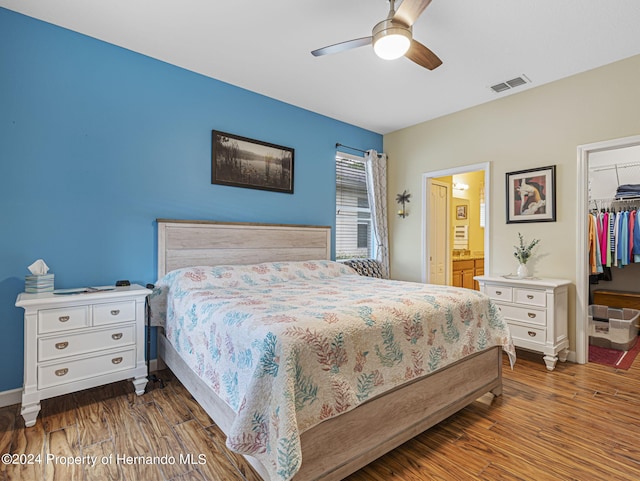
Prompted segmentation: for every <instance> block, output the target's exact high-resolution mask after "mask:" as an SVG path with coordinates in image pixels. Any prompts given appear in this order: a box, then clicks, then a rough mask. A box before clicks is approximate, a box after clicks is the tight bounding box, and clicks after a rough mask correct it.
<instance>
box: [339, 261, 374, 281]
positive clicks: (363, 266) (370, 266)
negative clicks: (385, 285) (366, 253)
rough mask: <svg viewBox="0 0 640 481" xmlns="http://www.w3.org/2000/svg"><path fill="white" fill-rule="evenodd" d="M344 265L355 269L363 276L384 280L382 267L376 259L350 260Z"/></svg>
mask: <svg viewBox="0 0 640 481" xmlns="http://www.w3.org/2000/svg"><path fill="white" fill-rule="evenodd" d="M343 264H345V265H347V266H349V267H351V268H352V269H354V270H355V271H356V272H357V273H358V274H360V275H361V276H367V277H377V278H379V279H382V278H383V276H382V266H381V265H380V263H379V262H378V261H377V260H375V259H349V260H348V261H343Z"/></svg>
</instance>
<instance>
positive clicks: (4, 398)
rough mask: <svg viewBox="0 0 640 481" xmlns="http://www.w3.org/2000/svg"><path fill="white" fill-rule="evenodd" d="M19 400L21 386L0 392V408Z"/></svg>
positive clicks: (18, 402)
mask: <svg viewBox="0 0 640 481" xmlns="http://www.w3.org/2000/svg"><path fill="white" fill-rule="evenodd" d="M21 402H22V388H18V389H10V390H9V391H3V392H0V408H3V407H5V406H11V405H12V404H20V403H21Z"/></svg>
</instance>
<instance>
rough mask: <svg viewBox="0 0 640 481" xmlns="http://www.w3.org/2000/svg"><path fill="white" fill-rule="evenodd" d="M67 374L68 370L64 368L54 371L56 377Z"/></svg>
mask: <svg viewBox="0 0 640 481" xmlns="http://www.w3.org/2000/svg"><path fill="white" fill-rule="evenodd" d="M68 372H69V369H68V368H66V367H65V368H64V369H58V370H57V371H56V376H58V377H60V376H64V375H65V374H67V373H68Z"/></svg>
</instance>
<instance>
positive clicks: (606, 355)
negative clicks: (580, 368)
mask: <svg viewBox="0 0 640 481" xmlns="http://www.w3.org/2000/svg"><path fill="white" fill-rule="evenodd" d="M639 352H640V342H636V343H635V345H634V346H633V347H632V348H631V349H629V350H628V351H618V350H617V349H607V348H604V347H598V346H591V345H589V362H595V363H596V364H603V365H605V366H610V367H615V368H616V369H629V368H630V367H631V364H633V361H634V360H635V358H636V356H637V355H638V353H639Z"/></svg>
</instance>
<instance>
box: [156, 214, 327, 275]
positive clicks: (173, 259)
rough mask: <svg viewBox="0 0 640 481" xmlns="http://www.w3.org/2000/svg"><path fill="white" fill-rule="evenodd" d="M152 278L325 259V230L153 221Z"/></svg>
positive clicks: (294, 226)
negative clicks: (154, 273)
mask: <svg viewBox="0 0 640 481" xmlns="http://www.w3.org/2000/svg"><path fill="white" fill-rule="evenodd" d="M157 222H158V279H160V278H161V277H162V276H164V275H165V274H166V273H167V272H170V271H172V270H175V269H179V268H181V267H193V266H203V265H204V266H216V265H224V264H257V263H260V262H278V261H307V260H316V259H331V227H329V226H312V225H286V224H255V223H240V222H214V221H194V220H169V219H157Z"/></svg>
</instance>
